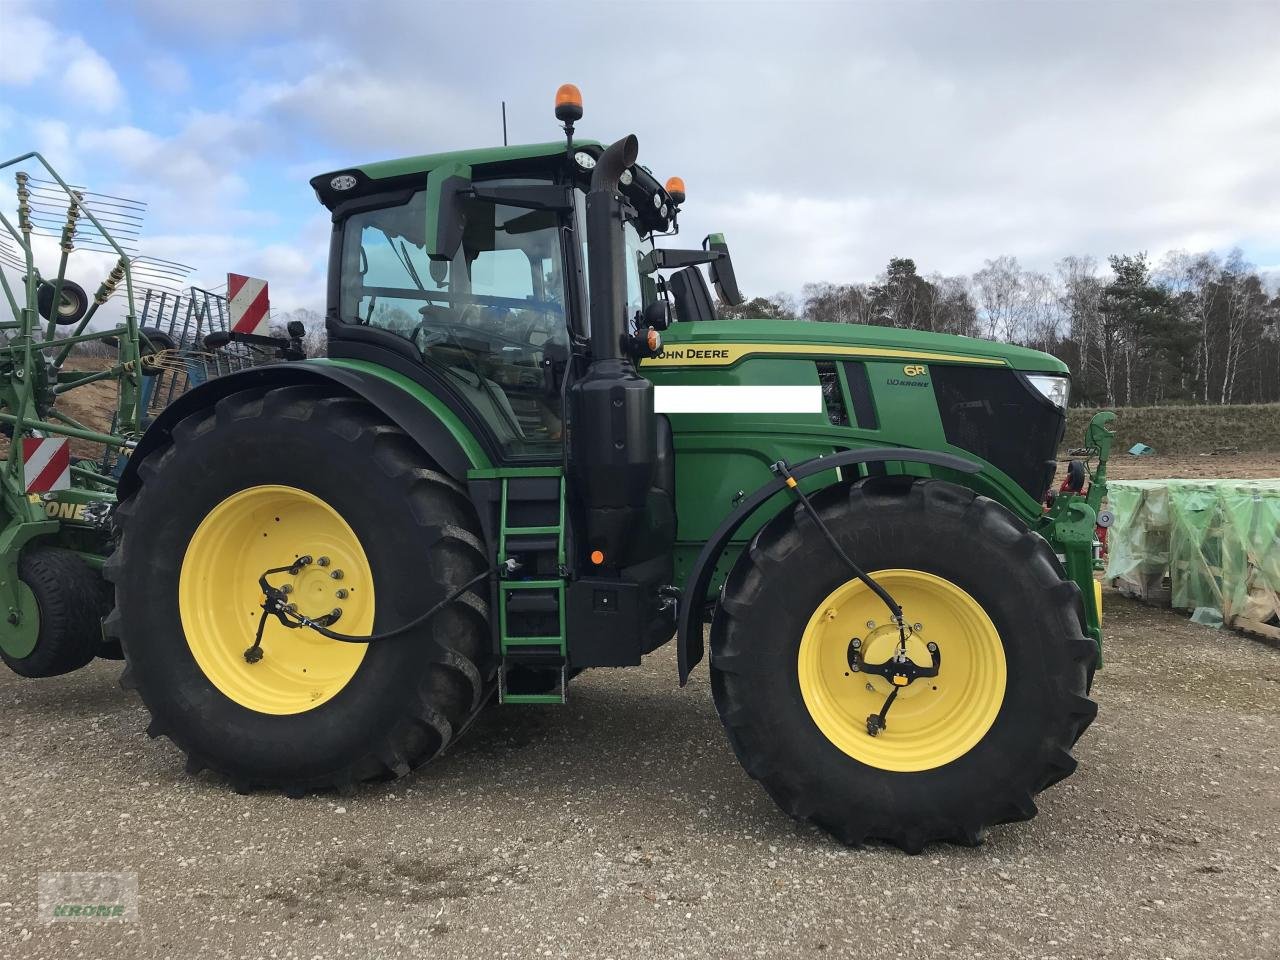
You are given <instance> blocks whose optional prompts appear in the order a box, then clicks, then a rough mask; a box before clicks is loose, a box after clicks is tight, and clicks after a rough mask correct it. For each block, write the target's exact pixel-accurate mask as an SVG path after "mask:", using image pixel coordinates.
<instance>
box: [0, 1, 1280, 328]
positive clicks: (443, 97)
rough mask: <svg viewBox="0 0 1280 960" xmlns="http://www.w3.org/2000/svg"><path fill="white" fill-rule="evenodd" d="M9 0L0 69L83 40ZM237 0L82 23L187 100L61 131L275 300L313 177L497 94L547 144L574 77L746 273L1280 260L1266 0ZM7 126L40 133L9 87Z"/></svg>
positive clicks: (480, 139) (466, 113) (425, 138)
mask: <svg viewBox="0 0 1280 960" xmlns="http://www.w3.org/2000/svg"><path fill="white" fill-rule="evenodd" d="M0 2H10V3H11V2H12V0H0ZM36 9H37V10H39V11H40V12H41V13H43V11H44V10H45V9H47V8H36ZM424 9H426V12H425V13H424ZM22 10H25V11H26V12H22V11H20V13H19V15H20V16H22V17H25V18H26V19H25V21H24V26H23V27H22V29H21V31H20V32H18V31H15V32H14V35H20V36H22V37H23V38H24V44H23V49H21V50H18V51H15V52H14V53H13V54H12V55H10V52H9V51H8V50H6V56H5V57H4V58H3V59H0V82H10V83H23V84H26V83H30V82H31V78H32V77H33V76H34V75H35V73H37V72H38V71H40V70H43V69H45V68H46V66H45V65H48V64H50V63H52V62H54V59H55V57H54V56H53V55H52V54H51V52H50V50H51V48H52V47H54V46H55V45H57V46H59V47H60V48H62V49H67V47H66V46H65V38H67V37H74V36H75V33H74V31H71V30H69V29H60V27H58V26H53V25H51V23H50V20H51V18H52V14H50V15H49V16H48V17H41V16H36V15H35V14H33V13H31V12H30V11H29V10H28V9H27V8H22ZM253 10H254V15H253V16H246V15H245V11H246V6H245V5H244V4H241V3H227V4H221V5H217V4H172V3H164V2H161V0H141V2H138V3H135V4H134V5H133V7H131V8H130V9H129V10H128V11H126V12H125V13H124V14H123V16H124V18H125V19H129V18H131V19H129V22H128V23H127V24H125V25H126V26H128V27H130V28H131V29H133V30H134V31H135V32H136V34H137V35H138V37H139V38H141V40H142V41H144V42H145V44H146V46H147V50H148V55H147V56H139V57H136V58H134V59H132V60H129V59H127V58H124V57H121V56H117V55H116V51H115V48H113V47H110V46H108V45H107V39H106V38H103V39H102V40H100V41H99V40H98V39H97V38H98V36H99V34H97V33H91V32H90V29H89V27H88V26H84V27H82V29H83V30H84V35H85V36H93V37H94V38H95V42H96V43H98V46H99V49H100V50H101V51H102V52H103V53H106V54H109V55H111V56H112V57H113V61H112V62H113V63H115V65H116V67H117V68H118V69H119V70H120V72H121V74H122V75H123V77H124V79H125V81H127V82H128V83H129V85H130V87H131V88H133V85H134V82H135V78H136V77H139V76H140V77H142V78H143V79H144V80H149V81H150V83H151V84H152V85H154V86H157V87H159V88H160V90H159V92H160V93H161V94H163V95H164V97H165V102H166V104H167V106H166V109H168V107H169V106H172V102H173V99H174V98H175V97H179V96H180V97H181V98H182V99H181V101H180V102H181V103H182V105H183V106H184V107H185V109H184V110H183V111H181V112H179V113H178V114H176V115H173V114H171V113H164V114H162V113H160V112H154V113H152V114H150V115H148V114H146V113H144V112H141V111H143V110H144V109H153V110H155V109H156V108H155V107H154V104H150V103H147V102H145V100H144V102H143V103H141V104H136V105H134V106H133V113H132V114H131V115H130V117H129V122H128V123H122V122H118V120H117V119H115V118H113V119H111V120H110V121H106V122H104V121H98V122H96V123H95V124H94V125H92V126H90V127H89V128H88V129H81V128H77V127H76V125H75V122H74V121H70V123H71V152H72V153H73V154H75V155H76V156H77V157H78V158H79V160H80V161H81V162H82V163H83V165H84V167H85V169H86V170H90V171H91V172H93V173H94V180H95V183H101V184H104V186H100V187H98V188H99V189H105V184H106V183H114V184H115V185H117V186H119V187H120V188H121V189H122V190H124V189H126V188H127V189H128V190H129V191H131V192H132V194H134V195H138V196H140V197H142V198H145V199H147V200H149V201H151V217H152V220H151V223H150V226H151V227H153V228H154V230H155V232H156V233H157V234H158V235H159V236H160V237H162V238H163V239H165V240H166V241H167V242H168V241H172V242H174V243H178V242H179V238H180V237H181V236H184V235H188V234H190V235H198V236H200V237H202V238H204V239H206V240H208V241H209V242H210V244H211V245H210V246H208V247H207V248H206V250H205V253H204V254H203V255H202V254H200V253H199V251H198V250H196V249H195V248H194V247H190V256H192V257H198V256H202V257H203V259H201V261H200V262H201V263H202V264H204V263H208V264H211V265H212V266H213V268H214V269H215V270H216V271H217V272H220V271H221V270H223V269H225V267H226V266H228V265H230V263H229V260H230V259H234V260H235V261H236V263H237V265H239V264H240V263H241V262H242V261H246V260H253V262H254V263H255V264H257V266H255V267H254V268H253V269H263V270H267V269H274V270H277V271H279V272H280V274H281V276H282V278H283V277H289V278H291V279H288V280H285V279H282V280H281V281H280V283H279V293H278V296H279V297H285V296H295V295H296V296H299V297H309V298H312V299H311V300H310V302H311V303H314V302H315V298H316V297H317V296H318V294H317V292H316V291H317V290H318V289H319V287H318V286H316V285H317V284H318V279H319V278H320V277H321V276H322V274H323V267H324V256H323V249H324V244H323V236H320V237H319V239H314V240H313V239H304V240H302V241H300V242H299V241H298V236H297V234H296V231H297V230H298V229H300V228H299V227H297V226H296V224H297V223H298V222H299V217H300V216H306V214H305V213H300V212H299V211H305V210H307V209H313V208H308V207H307V203H309V200H310V198H309V191H308V190H307V189H306V186H305V180H306V177H307V176H309V175H311V174H313V173H315V172H319V171H321V170H324V169H333V168H336V167H339V166H342V165H345V164H347V163H351V162H357V161H365V160H375V159H385V158H389V157H394V156H404V155H411V154H419V153H429V152H433V151H436V150H444V149H457V148H465V147H473V146H475V147H478V146H488V145H493V144H496V143H499V142H500V136H501V133H500V130H501V128H500V126H499V102H500V101H502V100H505V101H506V102H507V108H508V109H507V112H508V117H509V127H510V131H511V138H512V142H530V141H544V140H553V139H557V138H558V137H559V136H560V133H559V130H558V128H557V126H556V124H555V121H554V120H553V119H552V117H551V106H550V99H551V95H552V93H553V91H554V90H555V88H556V86H557V85H558V84H559V83H561V82H564V81H573V82H576V83H578V85H579V86H580V87H581V88H582V90H583V92H584V95H585V98H586V116H585V118H584V120H583V121H582V122H581V123H580V124H579V126H578V132H579V135H581V136H587V137H591V138H594V139H599V140H603V141H608V140H611V139H614V138H616V137H617V136H619V135H621V134H623V133H626V132H630V131H632V130H634V131H635V132H637V133H638V134H639V135H640V140H641V162H642V163H645V164H646V165H648V166H650V167H651V168H652V169H653V170H654V171H655V173H656V174H657V175H658V176H659V179H665V177H666V176H668V175H670V174H680V175H682V176H683V177H684V178H685V180H686V182H687V183H688V185H689V198H690V199H689V202H688V203H687V204H686V208H685V213H684V215H683V217H682V222H683V225H684V231H685V237H683V238H682V239H681V240H677V241H675V242H676V243H690V242H691V243H696V242H697V241H698V240H700V239H701V237H702V236H703V235H704V234H705V233H708V232H712V231H713V230H725V231H726V232H727V233H728V235H729V241H730V244H731V246H732V247H733V250H734V256H735V260H736V261H737V266H738V271H737V272H738V276H739V280H740V283H741V284H742V287H743V290H744V291H745V292H747V293H748V294H756V293H770V292H773V291H775V290H789V291H796V290H798V289H799V288H800V286H801V285H802V284H803V283H805V282H806V281H810V280H837V281H848V280H865V279H869V278H871V277H873V276H874V275H875V274H876V273H877V272H878V271H880V270H881V269H883V267H884V265H885V263H886V262H887V261H888V259H889V258H890V257H891V256H911V257H914V258H915V259H916V260H917V262H918V264H919V266H920V269H921V270H922V271H924V272H931V271H934V270H938V271H942V272H944V273H970V272H972V271H973V270H975V269H977V268H979V267H980V266H981V264H982V262H983V260H985V259H987V258H989V257H994V256H997V255H999V254H1001V253H1009V254H1014V255H1017V256H1018V257H1019V258H1020V260H1021V262H1022V263H1023V264H1024V265H1026V266H1028V267H1032V268H1035V269H1040V270H1048V269H1050V268H1051V267H1052V265H1053V263H1054V262H1055V261H1056V260H1057V259H1058V258H1060V257H1061V256H1063V255H1065V254H1070V253H1088V254H1093V255H1095V256H1097V257H1099V258H1102V257H1104V256H1105V255H1106V254H1107V253H1111V252H1122V251H1134V250H1139V249H1146V250H1148V251H1150V252H1151V253H1152V254H1153V256H1158V255H1159V254H1160V253H1161V252H1162V251H1164V250H1168V249H1170V248H1175V247H1186V248H1198V247H1208V246H1212V247H1218V248H1225V247H1230V246H1232V245H1236V244H1239V245H1241V246H1242V247H1244V249H1245V250H1246V252H1247V253H1252V255H1253V256H1255V257H1257V258H1259V259H1261V260H1262V261H1263V262H1265V263H1271V264H1274V263H1275V262H1276V257H1275V255H1274V250H1275V245H1274V243H1275V242H1274V233H1275V224H1276V223H1277V222H1280V178H1277V177H1276V176H1275V172H1274V158H1275V157H1276V156H1280V98H1278V97H1276V96H1275V91H1276V90H1277V89H1280V58H1276V57H1274V55H1273V52H1272V50H1271V46H1274V44H1271V45H1268V44H1267V43H1266V42H1263V41H1262V40H1261V38H1264V37H1269V36H1276V35H1277V34H1278V33H1280V7H1278V6H1276V5H1274V4H1271V5H1257V4H1235V3H1228V2H1221V3H1215V4H1195V3H1192V4H1181V3H1168V4H1164V5H1161V7H1160V15H1159V16H1153V15H1152V8H1151V7H1150V6H1149V5H1145V4H1114V3H1088V2H1082V3H1059V4H1001V5H994V4H982V3H951V4H901V3H874V2H867V3H859V4H829V3H814V4H798V3H796V4H773V5H770V4H735V5H733V6H732V7H729V6H726V5H724V4H688V5H685V6H684V7H682V8H681V16H680V21H679V23H680V26H679V29H675V30H662V31H661V32H660V33H653V34H651V35H650V36H649V37H645V36H643V35H642V34H640V33H637V34H636V38H635V41H634V42H631V43H628V44H626V45H623V46H619V45H616V44H603V43H600V42H599V38H600V37H601V36H605V35H610V32H616V30H617V29H618V27H619V24H620V22H621V21H620V15H621V14H620V11H621V8H620V7H618V6H617V5H613V4H609V5H603V4H593V5H581V4H558V5H556V6H554V7H552V6H551V5H549V4H543V3H539V4H527V3H525V4H496V3H486V4H483V5H481V4H474V3H473V4H438V5H432V6H431V7H430V8H424V7H423V5H422V4H421V3H419V2H410V0H367V2H365V3H362V4H325V5H322V7H316V6H315V5H314V4H311V5H308V4H300V3H298V2H294V0H282V2H279V3H269V4H259V5H257V6H255V7H254V8H253ZM317 11H321V12H319V13H317ZM6 16H7V17H8V19H9V20H12V17H11V16H9V15H8V11H6ZM67 22H68V23H69V22H70V21H69V20H68V21H67ZM86 22H87V21H86ZM59 23H61V21H59ZM6 26H7V24H6ZM6 32H8V31H6ZM192 36H196V37H198V38H199V40H200V43H199V44H197V45H194V46H190V45H183V46H182V47H175V46H169V44H170V43H171V42H172V41H173V40H174V39H175V38H190V37H192ZM1255 38H1257V39H1255ZM73 46H74V45H73ZM160 50H169V51H170V53H169V54H161V55H159V56H157V55H156V51H160ZM558 51H568V54H561V53H559V52H558ZM85 70H86V72H88V73H91V68H90V67H86V68H85ZM49 77H50V80H51V82H52V81H53V80H54V79H55V78H54V77H53V75H52V74H50V75H49ZM191 77H198V78H199V82H198V83H189V81H190V78H191ZM118 80H119V78H117V81H118ZM57 82H58V83H59V84H61V82H62V81H61V79H58V80H57ZM188 83H189V85H187V84H188ZM120 96H123V94H121V95H120ZM111 98H112V95H111V94H109V93H108V94H107V95H105V96H104V97H99V98H98V99H97V100H94V99H92V98H88V99H84V100H83V107H84V109H85V110H86V111H90V110H99V109H103V108H104V107H105V104H106V102H107V101H109V100H111ZM121 103H122V100H120V99H117V101H116V107H115V109H120V104H121ZM106 108H107V109H110V107H106ZM40 116H42V117H43V116H57V114H56V112H55V111H53V110H52V109H42V111H41V113H40ZM7 122H8V128H9V130H10V131H21V132H23V134H24V136H25V135H26V133H27V132H32V133H33V138H34V135H35V128H34V127H32V121H30V120H29V119H27V118H25V117H24V116H22V115H21V113H20V111H18V110H17V109H16V108H15V109H11V110H10V111H9V113H8V121H7ZM4 125H5V115H4V110H3V108H0V128H3V126H4ZM77 131H79V132H77ZM5 135H6V136H10V134H5ZM43 136H44V137H45V138H47V139H49V140H50V142H55V138H56V137H57V136H58V131H57V129H56V128H52V127H46V128H43ZM99 174H101V175H102V176H101V179H99ZM215 237H221V238H224V239H223V240H220V241H218V242H217V243H214V242H213V238H215ZM184 249H187V248H184ZM268 251H270V252H268ZM1254 251H1256V252H1254ZM183 255H184V256H185V255H187V254H186V253H184V254H183ZM224 256H225V257H226V258H228V260H227V261H224V260H220V259H219V258H220V257H224ZM298 256H301V257H303V258H310V259H309V262H310V264H311V266H310V268H309V269H303V265H302V264H301V262H300V261H299V259H298ZM245 269H246V270H249V269H250V267H245ZM269 279H271V282H272V284H273V291H274V290H276V286H277V281H276V279H275V278H269ZM282 305H283V306H287V304H283V303H282Z"/></svg>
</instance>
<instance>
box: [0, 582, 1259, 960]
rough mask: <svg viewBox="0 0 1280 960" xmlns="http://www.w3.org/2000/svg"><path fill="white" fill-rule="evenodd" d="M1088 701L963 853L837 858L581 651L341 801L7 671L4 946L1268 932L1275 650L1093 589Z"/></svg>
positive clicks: (686, 949)
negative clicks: (255, 781)
mask: <svg viewBox="0 0 1280 960" xmlns="http://www.w3.org/2000/svg"><path fill="white" fill-rule="evenodd" d="M1107 628H1108V634H1109V647H1108V655H1109V660H1108V663H1107V667H1106V669H1105V670H1104V671H1103V672H1102V673H1101V674H1099V677H1098V682H1097V685H1096V687H1095V694H1096V696H1097V698H1098V700H1099V702H1100V703H1101V714H1100V716H1099V719H1098V722H1097V723H1095V724H1094V726H1093V728H1092V729H1091V730H1090V732H1089V733H1088V734H1087V735H1086V736H1085V738H1084V740H1083V741H1082V742H1081V744H1080V746H1079V748H1078V751H1077V753H1078V755H1079V757H1080V759H1081V768H1080V770H1079V772H1077V774H1076V775H1075V776H1074V777H1072V778H1071V779H1069V780H1067V781H1066V782H1064V783H1062V784H1060V785H1058V786H1057V787H1055V788H1053V789H1052V790H1050V791H1049V792H1048V793H1047V794H1045V795H1044V796H1043V797H1042V798H1041V805H1040V806H1041V812H1040V815H1039V817H1037V818H1036V819H1035V820H1033V821H1032V822H1030V823H1026V824H1019V825H1013V826H1008V827H1003V828H997V829H996V830H994V831H993V833H992V836H991V838H990V839H989V840H988V842H987V843H986V845H985V846H983V847H981V848H978V849H964V848H956V847H950V846H935V847H931V848H929V849H928V850H927V851H926V852H925V853H924V854H923V855H921V856H918V857H908V856H905V855H903V854H901V853H899V852H897V851H896V850H892V849H887V848H881V847H870V848H867V849H863V850H849V849H845V848H843V847H841V846H839V845H837V844H836V843H834V842H833V841H831V840H829V839H828V838H826V837H825V836H824V835H822V834H819V833H817V832H815V831H813V830H811V829H809V828H807V827H804V826H800V825H798V824H796V823H794V822H792V821H791V820H789V819H788V818H786V817H785V816H783V815H782V814H781V813H779V812H778V811H777V810H776V809H775V808H774V806H773V804H772V803H771V802H770V801H769V799H768V798H767V797H766V796H765V795H764V794H763V792H762V791H761V790H760V789H759V788H758V787H757V786H756V785H755V784H754V783H752V782H751V781H750V780H749V779H747V777H746V776H745V775H744V774H743V773H742V771H741V770H740V769H739V767H738V765H737V763H736V761H735V760H734V758H733V756H732V754H731V753H730V750H729V747H728V745H727V744H726V742H725V739H724V735H723V733H722V732H721V729H720V724H719V721H718V719H717V717H716V714H715V709H714V707H713V705H712V702H711V695H710V690H709V689H708V683H707V679H706V671H705V668H703V669H700V670H699V671H698V674H697V676H696V678H695V680H694V681H693V682H692V683H691V686H690V688H689V689H686V690H683V691H681V690H678V689H677V688H676V687H675V663H674V656H673V654H672V652H671V651H669V650H667V651H663V652H662V653H660V654H658V655H655V656H654V657H653V658H651V659H650V661H649V662H648V663H647V664H646V665H645V666H644V667H642V668H640V669H638V670H632V671H603V670H601V671H592V672H589V673H587V674H585V675H583V676H582V677H580V678H579V679H578V680H577V681H576V682H575V683H574V685H573V686H572V687H571V690H570V693H571V703H570V705H569V706H568V707H567V708H554V707H532V708H531V707H524V708H521V707H509V708H504V709H494V710H491V711H489V712H488V713H487V714H486V716H485V717H483V718H482V719H481V721H480V722H478V723H477V725H476V726H475V728H474V729H473V730H472V732H471V733H470V734H469V735H468V737H467V738H466V739H465V740H464V741H463V742H462V743H461V744H459V746H458V748H457V749H456V750H455V751H454V752H453V753H451V754H450V755H449V756H448V757H447V758H445V759H444V760H442V761H441V762H440V763H438V764H437V765H435V766H434V767H432V768H430V769H429V770H428V771H426V772H424V773H422V774H419V775H418V776H415V777H412V778H410V779H408V780H404V781H400V782H398V783H394V784H386V785H381V786H373V787H368V788H365V789H362V790H360V791H359V792H358V793H356V794H355V795H353V796H347V797H338V796H322V797H312V798H309V799H306V800H297V801H289V800H287V799H284V798H282V797H278V796H271V795H264V794H255V795H251V796H237V795H235V794H234V793H231V792H230V791H229V790H227V789H226V788H225V787H224V786H222V785H221V784H220V783H218V782H215V781H212V780H210V779H209V777H208V775H207V774H206V775H203V776H201V777H199V778H192V777H189V776H187V775H185V774H184V773H183V770H182V764H181V761H180V758H179V757H178V755H177V752H176V751H175V750H174V748H173V747H172V746H171V745H170V744H169V743H168V741H163V740H161V741H151V740H148V739H147V738H146V736H145V735H144V734H143V732H142V731H143V727H144V726H145V719H144V713H143V710H142V708H141V707H140V706H139V704H138V703H137V702H136V701H135V700H134V699H133V696H132V695H131V694H126V693H124V692H122V691H121V690H120V689H119V688H118V687H117V686H116V683H115V678H116V674H117V673H118V672H119V669H118V666H117V665H114V664H109V663H103V662H99V663H97V664H94V665H92V666H91V667H89V668H87V669H85V670H82V671H80V672H79V673H76V674H72V675H70V676H67V677H62V678H58V679H53V680H44V681H29V680H22V679H20V678H18V677H14V676H10V675H8V674H7V673H6V674H5V675H4V676H3V677H0V746H2V749H0V777H2V778H3V782H4V789H3V797H0V831H2V833H3V837H4V840H3V856H2V858H0V954H2V955H4V956H8V957H14V958H17V957H22V958H26V957H48V958H64V957H66V958H70V957H110V958H113V960H114V958H128V957H156V958H171V957H184V958H185V957H199V958H201V960H203V958H214V957H282V958H283V957H307V958H309V957H324V958H326V960H327V958H332V957H346V956H350V957H360V958H370V957H398V956H405V955H411V954H420V955H429V956H440V957H477V958H490V957H508V956H510V957H535V956H551V957H616V958H619V960H621V958H623V957H646V958H647V957H703V956H716V957H738V956H765V957H774V956H787V957H793V956H804V957H810V956H812V957H817V956H841V955H848V956H857V957H860V958H877V957H894V958H899V957H933V956H938V955H940V954H942V953H944V952H946V953H954V954H956V955H963V956H965V957H969V958H984V957H1020V958H1021V957H1026V958H1039V957H1052V958H1059V957H1081V958H1089V960H1093V958H1101V957H1142V958H1146V957H1150V958H1162V957H1171V958H1196V960H1200V958H1204V957H1209V956H1229V957H1232V958H1235V960H1243V958H1251V957H1258V958H1261V957H1270V958H1274V957H1276V956H1277V955H1280V911H1278V910H1277V904H1276V902H1275V901H1276V898H1277V892H1278V891H1280V852H1278V851H1280V740H1278V738H1277V732H1278V731H1280V724H1278V723H1277V719H1278V717H1280V651H1277V650H1275V649H1273V648H1271V647H1268V646H1265V645H1263V644H1261V643H1258V642H1256V641H1253V640H1250V639H1247V638H1244V637H1241V636H1238V635H1236V634H1233V633H1229V632H1222V631H1213V630H1209V629H1207V628H1204V627H1199V626H1196V625H1193V624H1191V623H1189V622H1187V621H1186V620H1185V619H1184V618H1183V617H1182V616H1179V615H1176V614H1173V613H1170V612H1168V611H1158V610H1153V609H1149V608H1145V607H1141V606H1139V605H1137V604H1135V603H1133V602H1131V601H1126V600H1123V599H1121V598H1119V597H1116V596H1115V595H1114V594H1111V595H1110V596H1109V610H1108V621H1107ZM54 870H70V871H133V872H136V873H137V876H138V885H139V891H140V902H141V910H140V919H139V921H138V922H136V923H122V922H106V921H93V922H87V923H51V924H44V923H41V922H40V921H39V920H38V919H37V915H36V906H35V904H36V889H37V875H38V874H39V872H40V871H54Z"/></svg>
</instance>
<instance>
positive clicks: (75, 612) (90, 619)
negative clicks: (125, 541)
mask: <svg viewBox="0 0 1280 960" xmlns="http://www.w3.org/2000/svg"><path fill="white" fill-rule="evenodd" d="M18 572H19V576H20V577H21V579H22V582H23V583H24V584H26V586H27V588H28V589H29V590H30V591H31V593H32V594H33V595H34V597H35V601H36V609H37V610H38V611H39V617H40V627H39V631H38V633H37V636H36V644H35V647H34V648H33V649H32V650H31V651H30V652H29V653H27V654H26V655H24V656H21V657H14V656H11V655H9V654H8V653H5V652H4V651H2V650H0V656H3V657H4V662H5V663H7V664H8V665H9V669H11V670H12V671H13V672H14V673H16V674H19V675H20V676H24V677H56V676H59V675H60V674H64V673H70V672H71V671H72V670H78V669H80V668H81V667H83V666H84V665H85V664H87V663H88V662H89V661H90V660H92V659H93V658H94V657H95V656H96V655H97V653H98V648H99V646H100V645H101V643H102V619H101V618H102V615H103V613H105V610H104V609H103V600H104V596H105V587H104V584H103V580H102V577H101V575H99V574H98V572H97V571H96V570H93V569H91V568H90V567H89V566H88V565H87V564H86V563H85V562H84V561H83V560H82V559H80V557H79V556H78V555H77V554H76V553H74V552H72V551H71V550H65V549H63V548H62V547H46V546H32V547H27V548H26V549H24V550H23V551H22V556H21V558H20V559H19V561H18Z"/></svg>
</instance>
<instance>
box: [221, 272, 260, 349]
mask: <svg viewBox="0 0 1280 960" xmlns="http://www.w3.org/2000/svg"><path fill="white" fill-rule="evenodd" d="M270 306H271V302H270V301H269V300H268V299H267V281H265V280H259V279H258V278H257V277H245V276H241V275H240V274H238V273H228V274H227V307H228V309H229V311H230V314H231V316H230V317H229V321H230V323H231V329H232V330H233V331H235V332H236V333H252V334H255V335H257V336H261V337H265V336H267V314H268V313H269V312H270V310H269V308H270Z"/></svg>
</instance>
